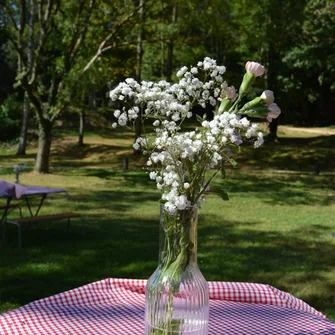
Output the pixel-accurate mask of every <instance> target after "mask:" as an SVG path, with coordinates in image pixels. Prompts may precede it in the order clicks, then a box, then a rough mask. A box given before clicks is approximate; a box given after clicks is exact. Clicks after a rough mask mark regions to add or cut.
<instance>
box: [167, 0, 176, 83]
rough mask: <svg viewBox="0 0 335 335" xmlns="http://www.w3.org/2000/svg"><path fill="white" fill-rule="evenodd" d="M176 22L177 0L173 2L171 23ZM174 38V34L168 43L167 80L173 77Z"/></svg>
mask: <svg viewBox="0 0 335 335" xmlns="http://www.w3.org/2000/svg"><path fill="white" fill-rule="evenodd" d="M176 22H177V0H175V1H174V3H173V8H172V20H171V23H172V24H173V25H174V24H175V23H176ZM173 40H174V36H173V35H172V36H171V38H170V41H169V43H168V45H167V49H168V54H167V64H166V81H171V77H172V68H173V47H174V43H173Z"/></svg>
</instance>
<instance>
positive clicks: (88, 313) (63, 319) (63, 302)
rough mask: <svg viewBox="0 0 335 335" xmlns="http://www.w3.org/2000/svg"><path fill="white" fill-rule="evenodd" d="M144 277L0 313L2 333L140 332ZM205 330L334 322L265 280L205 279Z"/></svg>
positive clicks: (290, 330)
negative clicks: (206, 316) (214, 280)
mask: <svg viewBox="0 0 335 335" xmlns="http://www.w3.org/2000/svg"><path fill="white" fill-rule="evenodd" d="M145 284H146V281H145V280H133V279H113V278H109V279H105V280H102V281H99V282H95V283H92V284H89V285H85V286H82V287H79V288H77V289H74V290H71V291H67V292H64V293H60V294H58V295H55V296H52V297H48V298H45V299H41V300H38V301H35V302H32V303H30V304H28V305H25V306H23V307H20V308H18V309H16V310H13V311H9V312H7V313H4V314H2V315H0V334H1V335H22V334H24V335H109V334H118V335H127V334H129V335H130V334H132V335H140V334H143V333H144V299H145V296H144V292H145ZM208 286H209V296H210V313H209V314H210V315H209V334H212V335H220V334H224V335H334V334H335V323H333V322H331V321H330V320H328V319H327V318H326V317H325V316H324V315H322V314H321V313H320V312H318V311H316V310H315V309H314V308H312V307H310V306H309V305H307V304H306V303H304V302H303V301H301V300H299V299H297V298H295V297H293V296H292V295H290V294H288V293H285V292H282V291H280V290H278V289H276V288H274V287H271V286H269V285H263V284H251V283H230V282H209V283H208Z"/></svg>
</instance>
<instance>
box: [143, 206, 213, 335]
mask: <svg viewBox="0 0 335 335" xmlns="http://www.w3.org/2000/svg"><path fill="white" fill-rule="evenodd" d="M197 221H198V211H197V208H196V207H193V208H187V209H185V210H179V211H177V213H175V214H174V215H170V214H169V213H168V212H166V211H165V210H164V207H163V205H162V206H161V215H160V242H159V246H160V247H159V262H158V267H157V269H156V271H155V272H154V273H153V274H152V276H151V277H150V278H149V280H148V283H147V286H146V302H145V334H146V335H177V334H178V335H182V334H185V335H186V334H188V335H207V334H208V312H209V299H208V286H207V282H206V280H205V278H204V276H203V275H202V273H201V272H200V270H199V268H198V265H197Z"/></svg>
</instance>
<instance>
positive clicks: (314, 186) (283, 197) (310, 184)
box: [215, 173, 335, 206]
mask: <svg viewBox="0 0 335 335" xmlns="http://www.w3.org/2000/svg"><path fill="white" fill-rule="evenodd" d="M215 183H216V185H218V186H219V187H220V188H222V189H224V190H226V191H227V192H228V194H231V195H233V194H234V193H250V192H251V193H254V194H257V197H258V198H259V199H261V200H262V201H263V202H266V203H270V204H274V205H280V204H285V205H291V206H296V205H309V204H315V205H316V204H318V205H320V206H328V205H330V204H333V203H334V194H333V193H331V192H329V191H330V190H332V191H335V176H309V175H276V176H275V177H273V176H272V177H271V175H270V176H267V177H265V176H264V175H262V174H252V173H250V174H246V173H241V174H240V173H238V174H235V173H234V174H232V175H230V176H228V178H227V180H222V179H221V180H220V179H219V178H217V179H216V180H215Z"/></svg>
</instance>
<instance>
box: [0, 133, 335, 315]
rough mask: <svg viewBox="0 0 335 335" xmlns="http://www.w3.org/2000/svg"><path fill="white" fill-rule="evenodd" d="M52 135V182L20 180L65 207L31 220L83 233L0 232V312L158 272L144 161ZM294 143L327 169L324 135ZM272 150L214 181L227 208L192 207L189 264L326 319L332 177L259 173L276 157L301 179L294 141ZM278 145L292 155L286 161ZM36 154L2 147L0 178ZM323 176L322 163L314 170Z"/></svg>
mask: <svg viewBox="0 0 335 335" xmlns="http://www.w3.org/2000/svg"><path fill="white" fill-rule="evenodd" d="M61 135H62V137H57V139H56V141H55V142H54V147H53V153H52V165H55V166H58V168H57V169H53V174H50V175H34V173H32V172H28V173H23V174H22V176H21V182H22V183H23V184H30V185H43V186H45V185H48V186H52V187H66V189H67V190H68V192H69V193H70V195H71V197H72V200H71V201H68V200H66V199H65V197H64V196H62V195H54V196H52V197H51V196H50V199H47V201H46V203H45V206H44V207H43V210H42V212H41V214H43V213H57V212H59V211H78V212H80V213H82V214H83V216H84V218H85V223H86V228H87V234H86V236H84V237H82V236H81V235H80V223H79V222H78V223H75V221H74V223H73V227H72V230H71V231H70V233H66V232H65V223H62V222H55V223H46V224H42V225H41V227H40V229H34V228H29V229H28V228H27V229H25V230H24V231H23V245H24V248H23V249H21V250H19V249H17V248H16V245H17V235H16V230H15V227H14V226H12V227H10V229H9V232H8V238H7V243H6V244H4V245H1V246H0V254H1V257H0V312H5V311H7V310H10V309H13V308H17V307H19V306H22V305H23V304H26V303H29V302H31V301H33V300H36V299H40V298H42V297H45V296H50V295H53V294H56V293H59V292H63V291H65V290H69V289H71V288H75V287H78V286H81V285H84V284H87V283H90V282H93V281H97V280H101V279H103V278H106V277H119V278H121V277H124V278H148V277H149V275H150V274H151V273H152V272H153V271H154V269H155V267H156V265H157V256H158V255H157V252H158V215H159V204H158V199H159V192H158V191H157V190H156V189H155V187H154V185H153V184H152V182H151V181H150V180H149V178H148V177H147V175H146V173H145V171H143V170H141V169H139V168H138V166H140V164H141V163H142V162H141V161H140V160H138V159H136V160H135V159H132V156H131V154H132V152H131V150H129V143H130V142H131V140H132V136H131V135H130V134H129V133H123V134H122V133H118V134H116V135H115V137H112V136H114V135H110V134H103V133H100V134H99V135H96V134H94V133H92V134H90V136H88V137H87V139H86V142H87V144H86V145H85V147H84V148H83V149H82V150H78V148H76V147H75V140H76V139H75V138H74V137H73V136H71V135H70V134H67V133H63V134H61ZM300 138H301V139H302V141H306V142H308V141H309V143H310V146H309V147H308V148H307V149H308V150H312V151H313V152H314V153H318V152H320V150H321V149H320V147H318V145H319V143H321V144H322V145H323V148H324V149H325V150H324V151H322V150H321V151H322V155H323V156H322V159H323V160H324V162H328V161H331V160H330V158H328V154H329V152H330V150H331V147H330V144H331V142H332V141H333V140H334V139H333V136H332V135H330V136H329V135H328V136H320V135H318V136H316V137H314V138H311V137H300ZM282 141H284V142H285V141H286V142H285V143H286V144H285V145H284V144H283V145H282V144H281V143H284V142H282ZM315 141H316V142H315ZM318 141H320V142H318ZM274 146H277V148H276V150H273V149H274V148H271V147H270V146H268V147H264V148H261V149H259V150H258V151H259V153H257V155H260V158H259V159H260V160H259V161H258V162H256V161H255V162H254V163H253V162H251V164H250V165H247V164H246V163H247V161H246V159H245V161H243V156H242V157H241V159H240V161H242V163H241V165H242V167H243V168H241V169H237V170H229V171H228V173H227V175H228V176H227V179H226V180H221V179H220V178H218V179H217V180H216V181H215V183H216V184H217V186H218V187H223V188H224V189H225V190H227V191H228V193H229V195H230V201H228V202H222V201H221V200H220V199H219V198H217V197H215V196H210V197H208V200H207V203H206V204H205V205H204V206H203V209H202V210H201V213H200V216H199V234H198V239H199V246H198V261H199V266H200V268H201V270H202V272H203V273H204V275H205V277H206V279H207V280H219V281H247V282H259V283H268V284H270V285H272V286H275V287H277V288H279V289H282V290H284V291H287V292H290V293H292V294H293V295H295V296H296V297H299V298H301V299H303V300H304V301H306V302H307V303H309V304H310V305H312V306H313V307H315V308H316V309H318V310H320V311H321V312H323V313H325V314H326V315H327V316H328V317H329V318H330V319H331V320H334V321H335V282H334V278H335V257H334V248H335V237H334V236H333V235H332V233H333V232H335V226H334V217H335V202H334V200H333V199H334V195H335V176H334V175H319V176H316V175H309V174H299V173H297V174H273V173H266V172H264V171H263V172H262V173H257V169H259V168H260V164H263V163H264V162H269V165H268V166H267V165H265V166H266V167H272V165H271V164H273V166H275V167H277V166H278V165H279V166H280V164H282V162H281V159H283V160H285V155H286V156H287V157H286V162H287V164H285V165H283V166H285V167H286V168H287V169H290V170H292V169H296V170H298V168H299V170H300V168H301V166H303V165H304V164H305V163H306V160H304V157H302V156H301V155H300V153H299V150H297V149H295V150H294V148H301V150H307V149H305V148H303V147H302V146H301V144H299V142H298V144H297V143H296V142H295V141H294V140H292V138H290V137H287V138H286V137H283V138H281V139H280V143H279V144H274ZM94 148H95V149H94ZM288 148H292V151H289V152H287V153H286V151H287V150H288ZM34 150H35V147H34V146H31V147H30V149H29V154H28V158H25V159H23V160H19V161H18V159H17V158H16V157H14V156H13V151H11V150H7V149H6V150H4V149H3V151H2V152H1V155H2V156H1V158H0V159H1V161H0V164H1V166H2V168H1V170H0V179H4V180H8V181H11V180H13V177H14V174H13V172H12V169H11V165H12V164H14V163H17V162H21V161H27V162H28V164H29V165H30V166H31V163H32V162H33V159H34V152H35V151H34ZM328 150H329V152H328ZM4 151H6V152H4ZM261 151H265V152H262V153H261ZM266 152H267V153H268V156H266ZM124 155H130V157H131V160H130V167H131V170H129V171H122V170H121V169H120V168H121V167H122V159H123V157H124ZM255 155H256V154H255ZM282 155H284V156H282ZM290 155H291V156H292V155H296V158H295V159H293V158H292V159H289V156H290ZM271 162H273V163H271ZM276 162H277V164H275V163H276ZM296 162H298V164H297V165H295V163H296ZM256 163H257V164H256ZM244 165H245V168H244ZM61 166H64V167H63V168H61ZM332 169H333V168H332V165H331V163H330V165H327V166H325V169H324V170H325V171H328V172H331V171H332ZM305 170H307V168H306V169H305ZM11 215H15V216H16V215H17V214H16V213H12V214H11Z"/></svg>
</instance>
